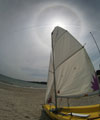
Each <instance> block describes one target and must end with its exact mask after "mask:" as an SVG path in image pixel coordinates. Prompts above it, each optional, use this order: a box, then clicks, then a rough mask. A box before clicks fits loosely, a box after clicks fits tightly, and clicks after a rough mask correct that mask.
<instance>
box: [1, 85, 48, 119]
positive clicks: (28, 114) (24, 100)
mask: <svg viewBox="0 0 100 120" xmlns="http://www.w3.org/2000/svg"><path fill="white" fill-rule="evenodd" d="M45 91H46V90H45V89H28V88H20V87H13V86H10V85H6V84H2V83H0V120H47V119H48V118H47V117H46V116H45V115H44V113H43V112H42V104H44V98H45Z"/></svg>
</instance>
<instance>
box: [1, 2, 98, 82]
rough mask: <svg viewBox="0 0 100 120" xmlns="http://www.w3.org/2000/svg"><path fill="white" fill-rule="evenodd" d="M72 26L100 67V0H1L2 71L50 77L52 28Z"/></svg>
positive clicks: (32, 78) (27, 76)
mask: <svg viewBox="0 0 100 120" xmlns="http://www.w3.org/2000/svg"><path fill="white" fill-rule="evenodd" d="M55 26H60V27H63V28H65V29H66V30H68V31H69V32H70V33H71V34H72V35H73V36H74V37H75V38H76V39H77V40H78V41H79V42H80V43H81V44H82V45H85V48H86V50H87V52H88V54H89V56H90V58H91V61H92V63H93V65H94V68H95V69H96V70H97V69H99V64H100V54H99V52H98V49H97V47H96V45H95V43H94V41H93V38H92V37H91V35H90V32H92V34H93V36H94V37H95V39H96V42H97V44H98V46H99V47H100V40H99V38H100V0H0V74H3V75H6V76H9V77H12V78H16V79H21V80H27V81H47V75H48V66H49V56H50V51H51V32H52V31H53V29H54V27H55Z"/></svg>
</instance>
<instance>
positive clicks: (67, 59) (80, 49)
mask: <svg viewBox="0 0 100 120" xmlns="http://www.w3.org/2000/svg"><path fill="white" fill-rule="evenodd" d="M82 48H84V46H82V47H81V48H80V49H79V50H77V51H76V52H75V53H73V54H72V55H71V56H69V57H68V58H66V59H65V60H63V61H62V62H61V63H60V64H59V65H57V67H56V68H55V70H56V69H57V68H58V67H59V66H60V65H61V64H63V63H64V62H65V61H67V60H68V59H70V58H71V57H72V56H73V55H75V54H76V53H78V52H79V51H80V50H81V49H82Z"/></svg>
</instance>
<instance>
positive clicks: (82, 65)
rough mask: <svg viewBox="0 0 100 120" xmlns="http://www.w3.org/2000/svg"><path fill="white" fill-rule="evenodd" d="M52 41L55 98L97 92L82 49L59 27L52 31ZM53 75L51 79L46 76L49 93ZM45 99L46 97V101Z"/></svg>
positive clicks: (96, 82) (85, 53)
mask: <svg viewBox="0 0 100 120" xmlns="http://www.w3.org/2000/svg"><path fill="white" fill-rule="evenodd" d="M52 39H53V53H52V54H54V61H53V62H54V68H55V70H54V71H55V78H56V79H55V81H56V94H57V96H61V97H63V96H75V95H81V94H84V95H85V94H89V93H91V92H93V91H95V90H98V89H99V85H98V81H97V78H96V76H95V71H94V67H93V65H92V63H91V61H90V58H89V57H88V54H87V52H86V50H85V49H84V47H82V45H81V44H80V43H79V42H78V41H77V40H76V39H75V38H74V37H73V36H72V35H71V34H70V33H69V32H68V31H66V30H64V29H62V28H60V27H56V28H55V29H54V31H53V33H52ZM50 62H51V61H50ZM52 65H53V64H52ZM50 74H51V73H50ZM53 75H54V74H52V78H51V75H49V76H48V79H49V81H48V86H49V88H48V89H49V90H50V91H51V89H50V88H52V86H53V81H54V77H53ZM47 91H48V90H47ZM49 93H50V92H49ZM49 93H48V92H47V94H46V96H49ZM47 99H48V97H46V101H47Z"/></svg>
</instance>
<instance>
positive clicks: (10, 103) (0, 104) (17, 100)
mask: <svg viewBox="0 0 100 120" xmlns="http://www.w3.org/2000/svg"><path fill="white" fill-rule="evenodd" d="M45 93H46V89H43V88H41V89H39V88H37V89H36V88H35V89H34V88H21V87H15V86H11V85H6V84H3V83H0V120H49V118H48V116H47V115H46V114H45V113H44V112H43V111H42V105H43V104H44V99H45ZM69 103H70V106H73V105H84V104H85V105H91V104H98V103H100V97H99V96H92V97H88V98H81V99H70V100H69ZM66 105H67V102H66Z"/></svg>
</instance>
